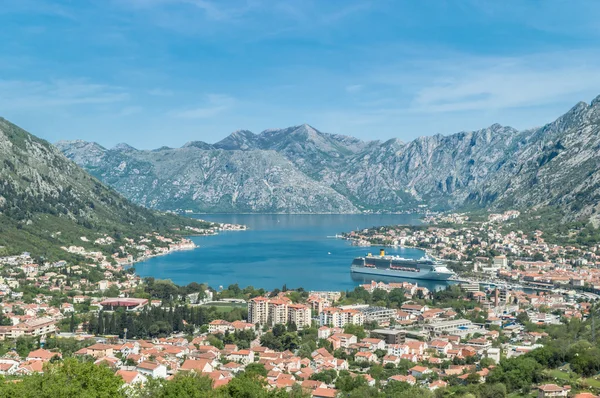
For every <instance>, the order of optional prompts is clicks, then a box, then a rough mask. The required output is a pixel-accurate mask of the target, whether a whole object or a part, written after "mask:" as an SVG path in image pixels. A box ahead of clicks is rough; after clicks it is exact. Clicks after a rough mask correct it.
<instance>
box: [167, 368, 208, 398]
mask: <svg viewBox="0 0 600 398" xmlns="http://www.w3.org/2000/svg"><path fill="white" fill-rule="evenodd" d="M212 384H213V381H212V380H211V379H210V378H209V377H208V376H204V375H199V374H198V373H196V372H189V373H185V374H182V373H178V374H176V375H175V377H174V378H173V380H170V381H168V382H166V383H164V384H162V389H160V390H159V391H158V394H157V395H155V396H156V397H157V398H208V397H211V396H212V395H213V394H212Z"/></svg>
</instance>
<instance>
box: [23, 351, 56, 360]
mask: <svg viewBox="0 0 600 398" xmlns="http://www.w3.org/2000/svg"><path fill="white" fill-rule="evenodd" d="M54 356H57V357H59V358H62V354H61V353H60V352H52V351H48V350H44V349H42V348H40V349H39V350H34V351H31V352H30V353H29V354H27V358H25V359H26V360H27V361H49V360H50V359H52V358H53V357H54Z"/></svg>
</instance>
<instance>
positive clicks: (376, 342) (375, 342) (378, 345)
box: [360, 338, 385, 351]
mask: <svg viewBox="0 0 600 398" xmlns="http://www.w3.org/2000/svg"><path fill="white" fill-rule="evenodd" d="M360 342H361V343H365V344H368V345H369V349H370V350H371V351H375V350H385V341H383V340H381V339H373V338H365V339H362V340H361V341H360Z"/></svg>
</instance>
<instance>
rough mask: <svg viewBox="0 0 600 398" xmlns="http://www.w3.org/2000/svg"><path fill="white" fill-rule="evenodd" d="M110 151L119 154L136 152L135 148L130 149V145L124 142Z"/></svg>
mask: <svg viewBox="0 0 600 398" xmlns="http://www.w3.org/2000/svg"><path fill="white" fill-rule="evenodd" d="M111 150H113V151H119V152H130V151H137V149H136V148H134V147H132V146H131V145H129V144H127V143H125V142H121V143H118V144H117V145H115V146H114V147H112V148H111Z"/></svg>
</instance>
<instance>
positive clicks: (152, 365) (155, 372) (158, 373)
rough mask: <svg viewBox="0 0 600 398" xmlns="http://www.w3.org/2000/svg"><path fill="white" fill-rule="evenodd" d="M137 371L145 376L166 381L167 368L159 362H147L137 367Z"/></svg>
mask: <svg viewBox="0 0 600 398" xmlns="http://www.w3.org/2000/svg"><path fill="white" fill-rule="evenodd" d="M136 370H137V371H138V372H140V373H141V374H142V375H144V376H151V377H154V378H160V379H166V378H167V367H166V366H165V365H163V364H160V363H157V362H149V361H145V362H142V363H140V364H138V365H137V367H136Z"/></svg>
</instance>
